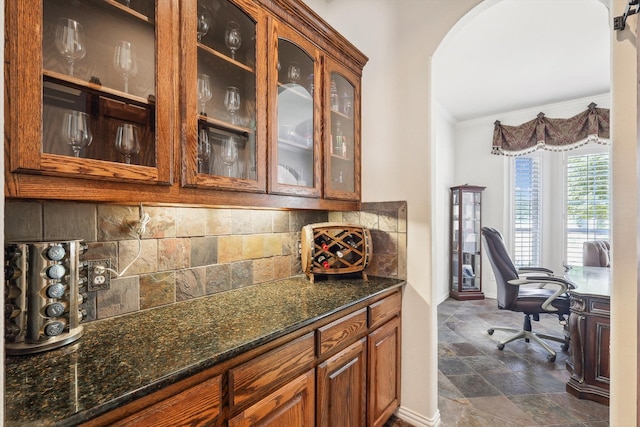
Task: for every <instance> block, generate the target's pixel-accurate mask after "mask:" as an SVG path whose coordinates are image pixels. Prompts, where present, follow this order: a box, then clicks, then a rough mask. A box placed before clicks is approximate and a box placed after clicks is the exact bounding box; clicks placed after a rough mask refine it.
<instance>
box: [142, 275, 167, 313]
mask: <svg viewBox="0 0 640 427" xmlns="http://www.w3.org/2000/svg"><path fill="white" fill-rule="evenodd" d="M139 282H140V309H141V310H144V309H147V308H153V307H158V306H161V305H166V304H173V303H174V302H176V275H175V273H174V272H173V271H170V272H164V273H154V274H143V275H141V276H140V278H139Z"/></svg>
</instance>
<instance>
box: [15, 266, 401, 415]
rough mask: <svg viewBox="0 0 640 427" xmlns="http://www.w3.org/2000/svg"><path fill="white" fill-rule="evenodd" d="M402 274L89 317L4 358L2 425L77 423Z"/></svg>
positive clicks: (278, 287)
mask: <svg viewBox="0 0 640 427" xmlns="http://www.w3.org/2000/svg"><path fill="white" fill-rule="evenodd" d="M403 284H404V281H402V280H397V279H388V278H378V277H370V278H369V281H368V282H365V281H363V280H361V279H346V278H344V277H340V278H337V279H329V280H326V281H316V283H313V284H312V283H310V282H309V281H308V280H307V279H306V278H305V277H304V276H295V277H292V278H289V279H285V280H279V281H275V282H269V283H265V284H260V285H255V286H251V287H247V288H243V289H237V290H232V291H227V292H223V293H220V294H216V295H213V296H209V297H204V298H199V299H195V300H190V301H184V302H180V303H177V304H172V305H168V306H164V307H159V308H155V309H152V310H146V311H140V312H137V313H134V314H130V315H125V316H120V317H116V318H111V319H106V320H101V321H96V322H91V323H88V324H86V325H85V326H84V335H83V336H82V338H80V339H79V340H78V341H76V342H75V343H73V344H70V345H67V346H65V347H62V348H59V349H56V350H52V351H48V352H45V353H40V354H35V355H30V356H10V357H7V358H6V361H5V425H6V426H53V425H55V426H67V425H76V424H78V423H80V422H83V421H86V420H88V419H90V418H93V417H95V416H97V415H99V414H102V413H105V412H107V411H109V410H111V409H113V408H116V407H118V406H120V405H122V404H125V403H128V402H130V401H132V400H134V399H137V398H139V397H142V396H144V395H147V394H149V393H152V392H154V391H156V390H158V389H160V388H162V387H165V386H167V385H169V384H172V383H174V382H176V381H179V380H181V379H184V378H186V377H189V376H191V375H193V374H195V373H198V372H200V371H202V370H203V369H206V368H208V367H211V366H214V365H216V364H217V363H220V362H222V361H224V360H228V359H230V358H232V357H234V356H236V355H238V354H240V353H243V352H245V351H248V350H250V349H252V348H255V347H257V346H259V345H262V344H264V343H266V342H268V341H271V340H273V339H276V338H278V337H281V336H283V335H286V334H287V333H289V332H292V331H295V330H296V329H299V328H301V327H303V326H305V325H308V324H310V323H313V322H315V321H317V320H319V319H321V318H323V317H325V316H328V315H330V314H332V313H335V312H337V311H339V310H342V309H344V308H347V307H349V306H351V305H354V304H357V303H358V302H360V301H362V300H364V299H366V298H369V297H371V296H374V295H376V294H379V293H381V292H384V291H386V290H388V289H391V288H394V287H399V286H402V285H403Z"/></svg>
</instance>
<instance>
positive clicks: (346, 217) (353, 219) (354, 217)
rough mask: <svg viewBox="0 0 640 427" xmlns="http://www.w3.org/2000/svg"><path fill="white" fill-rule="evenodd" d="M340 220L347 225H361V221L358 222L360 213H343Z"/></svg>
mask: <svg viewBox="0 0 640 427" xmlns="http://www.w3.org/2000/svg"><path fill="white" fill-rule="evenodd" d="M342 220H343V221H344V222H346V223H348V224H356V225H362V221H360V212H358V211H353V212H343V213H342Z"/></svg>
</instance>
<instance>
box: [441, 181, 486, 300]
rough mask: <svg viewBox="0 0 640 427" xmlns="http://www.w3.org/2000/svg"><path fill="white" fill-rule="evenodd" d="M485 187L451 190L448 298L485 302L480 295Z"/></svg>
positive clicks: (458, 187) (464, 186) (466, 187)
mask: <svg viewBox="0 0 640 427" xmlns="http://www.w3.org/2000/svg"><path fill="white" fill-rule="evenodd" d="M484 189H485V187H478V186H475V185H461V186H457V187H452V188H451V231H450V236H451V258H450V259H451V280H450V284H449V285H450V288H449V296H451V297H452V298H454V299H458V300H472V299H484V294H483V293H482V270H481V268H482V259H481V243H482V242H481V234H480V232H481V228H482V224H481V212H482V192H483V191H484Z"/></svg>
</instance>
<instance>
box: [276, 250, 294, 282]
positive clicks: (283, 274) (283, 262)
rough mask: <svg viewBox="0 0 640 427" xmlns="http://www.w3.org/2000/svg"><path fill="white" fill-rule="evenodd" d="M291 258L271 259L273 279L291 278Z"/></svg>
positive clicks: (288, 256)
mask: <svg viewBox="0 0 640 427" xmlns="http://www.w3.org/2000/svg"><path fill="white" fill-rule="evenodd" d="M291 258H292V257H291V256H290V255H287V256H277V257H274V258H273V275H274V279H285V278H287V277H291V276H292V274H291Z"/></svg>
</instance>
